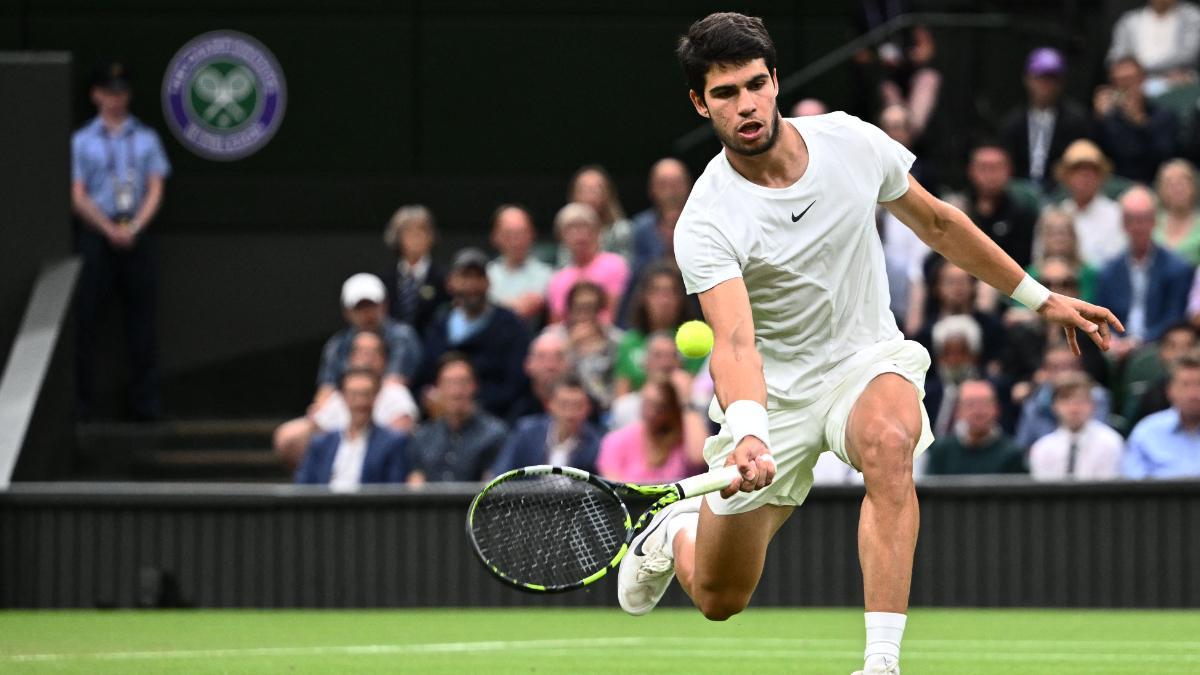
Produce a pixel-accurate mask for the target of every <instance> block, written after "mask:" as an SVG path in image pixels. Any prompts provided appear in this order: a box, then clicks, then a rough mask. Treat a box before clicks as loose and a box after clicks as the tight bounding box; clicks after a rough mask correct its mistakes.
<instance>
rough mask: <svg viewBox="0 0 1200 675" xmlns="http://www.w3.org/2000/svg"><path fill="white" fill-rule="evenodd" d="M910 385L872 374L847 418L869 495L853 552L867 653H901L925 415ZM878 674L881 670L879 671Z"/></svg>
mask: <svg viewBox="0 0 1200 675" xmlns="http://www.w3.org/2000/svg"><path fill="white" fill-rule="evenodd" d="M920 406H921V402H920V399H919V396H918V393H917V389H916V387H915V386H914V385H913V383H912V382H910V381H909V380H907V379H906V378H904V377H902V376H900V375H898V374H896V373H883V374H881V375H879V376H877V377H875V378H874V379H873V380H871V382H870V383H869V384H868V385H867V386H866V389H864V390H863V392H862V394H861V395H859V397H858V399H857V401H856V402H855V403H854V407H853V408H852V409H851V411H850V415H849V417H848V420H847V423H846V452H847V455H848V456H849V458H850V460H851V462H852V463H853V464H854V466H856V467H858V469H859V470H860V471H862V473H863V479H864V482H865V483H866V489H867V495H866V497H865V498H864V499H863V504H862V511H861V513H860V516H859V527H858V556H859V563H860V564H861V566H862V573H863V591H864V598H865V601H866V603H865V604H866V610H867V623H868V626H867V632H868V635H867V642H868V644H867V655H868V657H869V658H868V663H871V661H872V658H874V657H873V654H875V653H876V652H880V653H881V654H879V655H878V658H875V660H877V661H886V660H887V659H885V658H883V657H888V658H890V659H893V660H895V659H898V658H899V648H900V645H899V643H900V636H901V635H902V634H903V630H904V617H903V614H905V613H906V612H907V610H908V594H909V587H910V585H911V582H912V561H913V552H914V550H915V549H916V544H917V529H918V524H919V520H920V514H919V507H918V504H917V493H916V488H915V486H914V485H913V478H912V462H913V451H914V449H915V448H916V446H917V443H918V442H919V441H920V439H921V435H922V431H923V425H924V418H923V416H922V414H921V407H920ZM880 672H887V671H886V670H881V671H880Z"/></svg>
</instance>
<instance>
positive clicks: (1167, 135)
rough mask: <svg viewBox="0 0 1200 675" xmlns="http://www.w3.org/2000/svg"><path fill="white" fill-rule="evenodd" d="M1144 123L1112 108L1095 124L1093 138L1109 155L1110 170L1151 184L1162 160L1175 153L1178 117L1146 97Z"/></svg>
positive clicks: (1169, 157)
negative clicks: (1094, 135)
mask: <svg viewBox="0 0 1200 675" xmlns="http://www.w3.org/2000/svg"><path fill="white" fill-rule="evenodd" d="M1146 115H1147V117H1148V118H1149V119H1147V121H1146V123H1145V124H1143V125H1141V126H1138V125H1135V124H1134V123H1132V122H1130V121H1129V120H1127V119H1125V116H1124V115H1123V114H1121V111H1120V110H1112V111H1111V112H1109V113H1108V114H1107V115H1105V116H1104V118H1103V119H1101V120H1100V122H1099V124H1098V125H1097V127H1096V142H1097V143H1098V144H1099V145H1100V149H1101V150H1103V151H1104V154H1105V155H1108V157H1109V158H1110V159H1112V163H1113V173H1115V174H1117V175H1118V176H1124V177H1125V178H1128V179H1130V180H1133V181H1137V182H1139V183H1145V184H1147V185H1150V184H1152V183H1153V182H1154V174H1155V172H1157V171H1158V167H1159V165H1160V164H1162V163H1163V162H1165V161H1167V160H1168V159H1171V158H1172V157H1174V156H1175V152H1176V144H1177V141H1178V139H1177V138H1176V136H1177V135H1178V134H1179V120H1178V119H1177V118H1176V117H1175V113H1173V112H1171V110H1170V108H1167V107H1166V106H1162V105H1156V104H1154V103H1152V102H1150V101H1146Z"/></svg>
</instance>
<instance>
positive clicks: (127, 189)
mask: <svg viewBox="0 0 1200 675" xmlns="http://www.w3.org/2000/svg"><path fill="white" fill-rule="evenodd" d="M113 201H114V202H115V203H114V206H116V209H117V212H118V213H131V212H133V206H134V204H133V183H131V182H128V181H123V182H119V183H117V188H116V194H115V195H114V200H113Z"/></svg>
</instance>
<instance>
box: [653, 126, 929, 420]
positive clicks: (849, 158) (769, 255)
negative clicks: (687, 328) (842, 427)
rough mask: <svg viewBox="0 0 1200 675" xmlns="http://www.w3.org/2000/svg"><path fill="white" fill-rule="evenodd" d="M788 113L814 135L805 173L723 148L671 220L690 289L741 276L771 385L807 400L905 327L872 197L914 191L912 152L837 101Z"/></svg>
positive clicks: (776, 395) (777, 392) (778, 394)
mask: <svg viewBox="0 0 1200 675" xmlns="http://www.w3.org/2000/svg"><path fill="white" fill-rule="evenodd" d="M784 122H785V123H789V124H791V125H793V126H794V127H795V128H796V129H797V130H799V132H800V135H801V136H802V137H803V138H804V142H805V144H806V145H807V146H808V153H809V162H808V168H807V169H806V170H805V172H804V175H803V176H801V177H800V180H798V181H796V182H795V183H794V184H792V185H790V186H788V187H786V188H766V187H763V186H761V185H755V184H754V183H751V182H750V181H748V180H746V179H745V178H744V177H742V175H741V174H739V173H738V172H737V171H735V170H734V169H733V167H732V166H731V165H730V164H729V160H728V159H726V157H725V153H724V152H723V151H722V152H721V153H720V154H718V155H717V156H716V157H715V158H713V160H712V161H711V162H709V163H708V166H707V167H706V168H705V169H704V173H703V175H701V176H700V178H699V180H697V181H696V185H695V187H694V188H693V189H692V193H691V195H690V196H689V197H688V200H687V205H686V206H685V207H684V209H683V214H682V215H681V216H680V218H679V222H678V224H677V225H676V226H675V258H676V260H677V262H678V263H679V268H680V270H681V271H682V272H683V280H684V284H685V286H686V288H687V292H688V293H701V292H703V291H706V290H708V289H710V288H712V287H713V286H716V285H717V284H719V283H721V282H722V281H726V280H728V279H732V278H735V277H742V279H743V280H744V281H745V283H746V288H747V290H748V291H749V295H750V307H751V311H752V313H753V316H754V335H755V343H756V345H757V347H758V352H759V354H761V356H762V359H763V371H764V375H765V378H766V384H767V394H768V396H769V397H771V398H773V399H775V400H776V401H778V402H781V403H783V404H785V405H807V404H808V403H811V402H812V401H814V400H816V399H817V398H818V397H819V396H820V395H821V394H822V393H823V392H824V391H826V390H827V388H828V386H830V385H832V384H835V383H833V382H827V381H826V375H827V374H828V373H829V371H830V370H831V369H833V367H834V366H836V365H837V364H839V363H840V362H842V361H843V360H844V359H846V358H847V357H849V356H851V355H853V354H855V353H857V352H860V351H862V350H864V349H866V348H868V347H871V346H873V345H876V344H879V343H881V342H890V341H896V340H902V339H903V336H902V334H901V333H900V331H899V329H898V328H897V327H896V320H895V318H894V317H893V316H892V313H891V312H890V311H889V309H888V303H889V299H890V296H889V293H888V284H887V270H886V268H885V265H884V257H883V247H882V244H881V243H880V240H879V233H878V231H877V229H876V225H875V205H876V203H877V202H887V201H891V200H893V199H897V198H899V197H901V196H902V195H904V193H905V192H907V191H908V170H909V168H910V167H911V166H912V163H913V159H914V156H913V154H912V153H911V152H909V151H908V149H906V148H905V147H904V146H902V145H900V144H899V143H897V142H896V141H894V140H892V139H891V138H889V137H888V136H887V135H886V134H884V133H883V131H881V130H879V129H878V128H877V127H874V126H872V125H870V124H867V123H865V122H863V121H862V120H859V119H858V118H856V117H853V116H850V115H847V114H845V113H842V112H834V113H829V114H827V115H816V116H812V117H800V118H796V119H788V120H784ZM780 133H782V131H780Z"/></svg>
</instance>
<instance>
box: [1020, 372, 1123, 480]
mask: <svg viewBox="0 0 1200 675" xmlns="http://www.w3.org/2000/svg"><path fill="white" fill-rule="evenodd" d="M1053 388H1054V393H1053V399H1054V403H1053V405H1054V415H1055V417H1057V418H1058V428H1057V429H1055V430H1054V431H1053V432H1051V433H1049V434H1046V435H1045V436H1042V437H1041V438H1039V439H1038V441H1037V442H1036V443H1034V444H1033V448H1031V449H1030V451H1029V473H1030V474H1031V475H1032V476H1033V477H1034V479H1036V480H1063V479H1081V480H1111V479H1113V478H1117V477H1118V476H1119V475H1120V470H1119V469H1120V464H1121V453H1122V452H1124V450H1125V439H1123V438H1121V434H1118V433H1117V432H1116V431H1114V430H1113V429H1112V427H1110V426H1108V425H1107V424H1104V423H1103V422H1101V421H1099V419H1097V417H1098V416H1097V415H1096V409H1095V391H1096V389H1097V387H1096V386H1095V384H1094V383H1093V382H1092V380H1091V378H1089V377H1088V376H1087V375H1086V374H1084V373H1083V372H1079V371H1071V372H1066V373H1062V374H1061V375H1059V376H1057V377H1056V378H1055V379H1054V381H1053Z"/></svg>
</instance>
